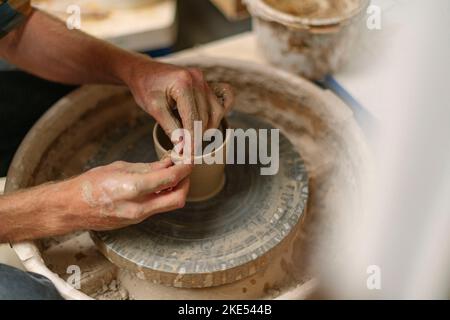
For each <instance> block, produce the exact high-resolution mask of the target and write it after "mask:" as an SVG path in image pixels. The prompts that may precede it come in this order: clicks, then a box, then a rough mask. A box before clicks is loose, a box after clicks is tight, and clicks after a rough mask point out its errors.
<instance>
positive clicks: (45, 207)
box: [0, 182, 79, 243]
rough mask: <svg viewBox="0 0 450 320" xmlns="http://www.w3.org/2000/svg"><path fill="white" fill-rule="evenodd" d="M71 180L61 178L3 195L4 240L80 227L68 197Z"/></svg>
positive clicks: (0, 228)
mask: <svg viewBox="0 0 450 320" xmlns="http://www.w3.org/2000/svg"><path fill="white" fill-rule="evenodd" d="M69 188H72V186H71V182H59V183H53V184H46V185H43V186H39V187H35V188H31V189H27V190H24V191H21V192H17V193H13V194H10V195H4V196H1V197H0V243H3V242H16V241H22V240H29V239H37V238H42V237H48V236H53V235H61V234H65V233H68V232H71V231H74V230H76V229H77V228H78V227H79V226H78V225H77V219H76V218H75V217H72V216H71V210H70V209H71V208H70V207H68V203H70V201H69V200H70V199H65V197H66V195H68V194H69V193H68V192H65V191H66V189H67V190H68V189H69Z"/></svg>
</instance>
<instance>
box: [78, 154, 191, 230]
mask: <svg viewBox="0 0 450 320" xmlns="http://www.w3.org/2000/svg"><path fill="white" fill-rule="evenodd" d="M191 170H192V166H189V165H173V163H172V162H171V160H170V159H169V158H165V159H163V160H161V161H159V162H155V163H152V164H145V163H136V164H131V163H126V162H121V161H119V162H115V163H112V164H110V165H109V166H105V167H99V168H96V169H93V170H91V171H89V172H87V173H86V174H84V175H81V176H79V177H78V178H77V179H76V180H77V183H78V184H79V194H80V198H81V199H82V202H83V204H84V205H82V207H83V208H84V209H85V214H84V215H83V217H84V218H85V219H86V221H87V224H88V225H89V226H90V229H94V230H108V229H113V228H117V227H120V226H125V225H129V224H134V223H138V222H141V221H142V220H144V219H146V218H147V217H149V216H151V215H153V214H156V213H159V212H165V211H170V210H174V209H176V208H180V207H182V206H184V203H185V200H186V194H187V191H188V185H189V183H188V175H189V174H190V173H191Z"/></svg>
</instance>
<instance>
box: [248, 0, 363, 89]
mask: <svg viewBox="0 0 450 320" xmlns="http://www.w3.org/2000/svg"><path fill="white" fill-rule="evenodd" d="M245 2H246V3H247V7H248V10H249V11H250V13H251V15H252V17H253V20H252V21H253V29H254V32H255V33H256V35H257V39H258V45H259V47H260V49H261V51H262V54H263V55H264V56H265V57H266V59H267V60H268V61H270V63H272V64H273V65H275V66H278V67H280V68H283V69H285V70H287V71H290V72H294V73H297V74H299V75H302V76H304V77H306V78H309V79H314V80H320V79H322V78H323V77H324V76H326V75H327V74H328V73H333V72H335V71H337V70H338V69H339V67H341V66H342V65H343V64H344V63H345V61H346V60H347V59H348V57H349V53H350V52H351V50H352V46H353V45H354V43H355V41H356V40H357V38H358V36H359V34H360V31H361V30H362V28H364V19H363V18H364V14H365V12H366V9H367V7H368V5H369V3H370V0H333V1H331V0H302V1H299V0H245Z"/></svg>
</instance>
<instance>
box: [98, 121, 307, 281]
mask: <svg viewBox="0 0 450 320" xmlns="http://www.w3.org/2000/svg"><path fill="white" fill-rule="evenodd" d="M228 121H229V123H230V125H231V127H232V128H242V129H247V128H267V129H270V128H272V127H271V126H270V125H269V124H267V123H265V122H263V121H261V120H259V119H258V118H255V117H252V116H249V115H246V114H244V113H239V112H234V113H233V114H232V115H230V117H229V118H228ZM132 126H133V128H130V127H126V126H124V127H123V128H118V129H117V130H116V132H115V135H116V136H111V137H109V140H110V142H109V143H103V145H104V147H103V148H102V149H101V150H100V151H99V153H98V154H97V155H96V157H94V159H93V162H94V163H95V164H96V165H99V164H102V163H110V162H112V161H115V160H119V159H120V160H126V161H130V162H150V161H156V160H157V158H156V154H155V151H154V147H153V141H152V138H151V137H152V134H151V132H152V127H153V126H152V125H149V123H148V118H146V119H145V120H144V121H142V123H139V122H138V123H134V124H132ZM247 154H248V152H247ZM260 168H261V165H259V164H258V165H250V164H246V165H227V167H226V183H225V186H224V188H223V190H222V191H221V192H220V193H219V194H218V195H217V196H215V197H213V198H211V199H209V200H207V201H204V202H191V203H187V205H186V206H185V207H184V208H183V209H180V210H176V211H173V212H170V213H166V214H161V215H158V216H155V217H152V218H150V219H148V220H146V221H144V222H142V223H140V224H139V225H135V226H131V227H127V228H124V229H120V230H115V231H107V232H95V233H93V234H92V235H93V238H94V240H95V242H96V243H97V245H98V247H99V248H100V250H101V251H102V252H103V253H104V254H105V255H106V256H107V257H108V258H109V259H110V260H111V261H112V262H114V263H115V264H117V265H118V266H121V267H124V268H128V269H131V270H133V271H137V272H138V275H139V276H141V277H143V278H145V279H148V280H152V281H154V282H156V283H162V284H166V285H171V286H177V287H209V286H215V285H221V284H225V283H230V282H233V281H236V280H239V279H241V278H244V277H246V276H249V275H252V274H254V273H255V272H257V271H258V270H260V269H261V268H262V267H264V266H265V264H266V263H267V262H268V261H269V260H270V257H271V253H273V251H274V248H276V247H277V245H279V244H280V243H281V242H282V241H283V239H284V238H285V237H286V236H287V235H288V234H289V233H290V231H291V230H292V229H293V227H294V226H295V225H296V224H297V223H298V221H299V218H300V216H301V215H302V213H303V211H304V209H305V206H306V201H307V197H308V179H307V174H306V171H305V166H304V163H303V161H302V159H301V158H300V156H299V154H298V153H297V152H296V151H295V150H294V147H293V145H292V144H291V143H290V142H289V141H288V139H287V138H286V137H284V136H283V135H282V134H281V133H280V164H279V168H280V169H279V172H278V174H276V175H274V176H262V175H260Z"/></svg>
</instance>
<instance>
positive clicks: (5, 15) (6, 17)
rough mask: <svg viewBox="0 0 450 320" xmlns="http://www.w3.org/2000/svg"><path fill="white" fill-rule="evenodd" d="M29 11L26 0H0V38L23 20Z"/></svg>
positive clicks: (28, 4)
mask: <svg viewBox="0 0 450 320" xmlns="http://www.w3.org/2000/svg"><path fill="white" fill-rule="evenodd" d="M30 11H31V7H30V2H29V1H27V0H9V1H8V0H0V38H1V37H3V36H4V35H6V34H7V33H8V32H9V31H11V30H12V29H14V28H16V27H18V26H19V25H20V24H21V23H22V22H23V21H25V18H26V17H27V15H28V14H29V13H30Z"/></svg>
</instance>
